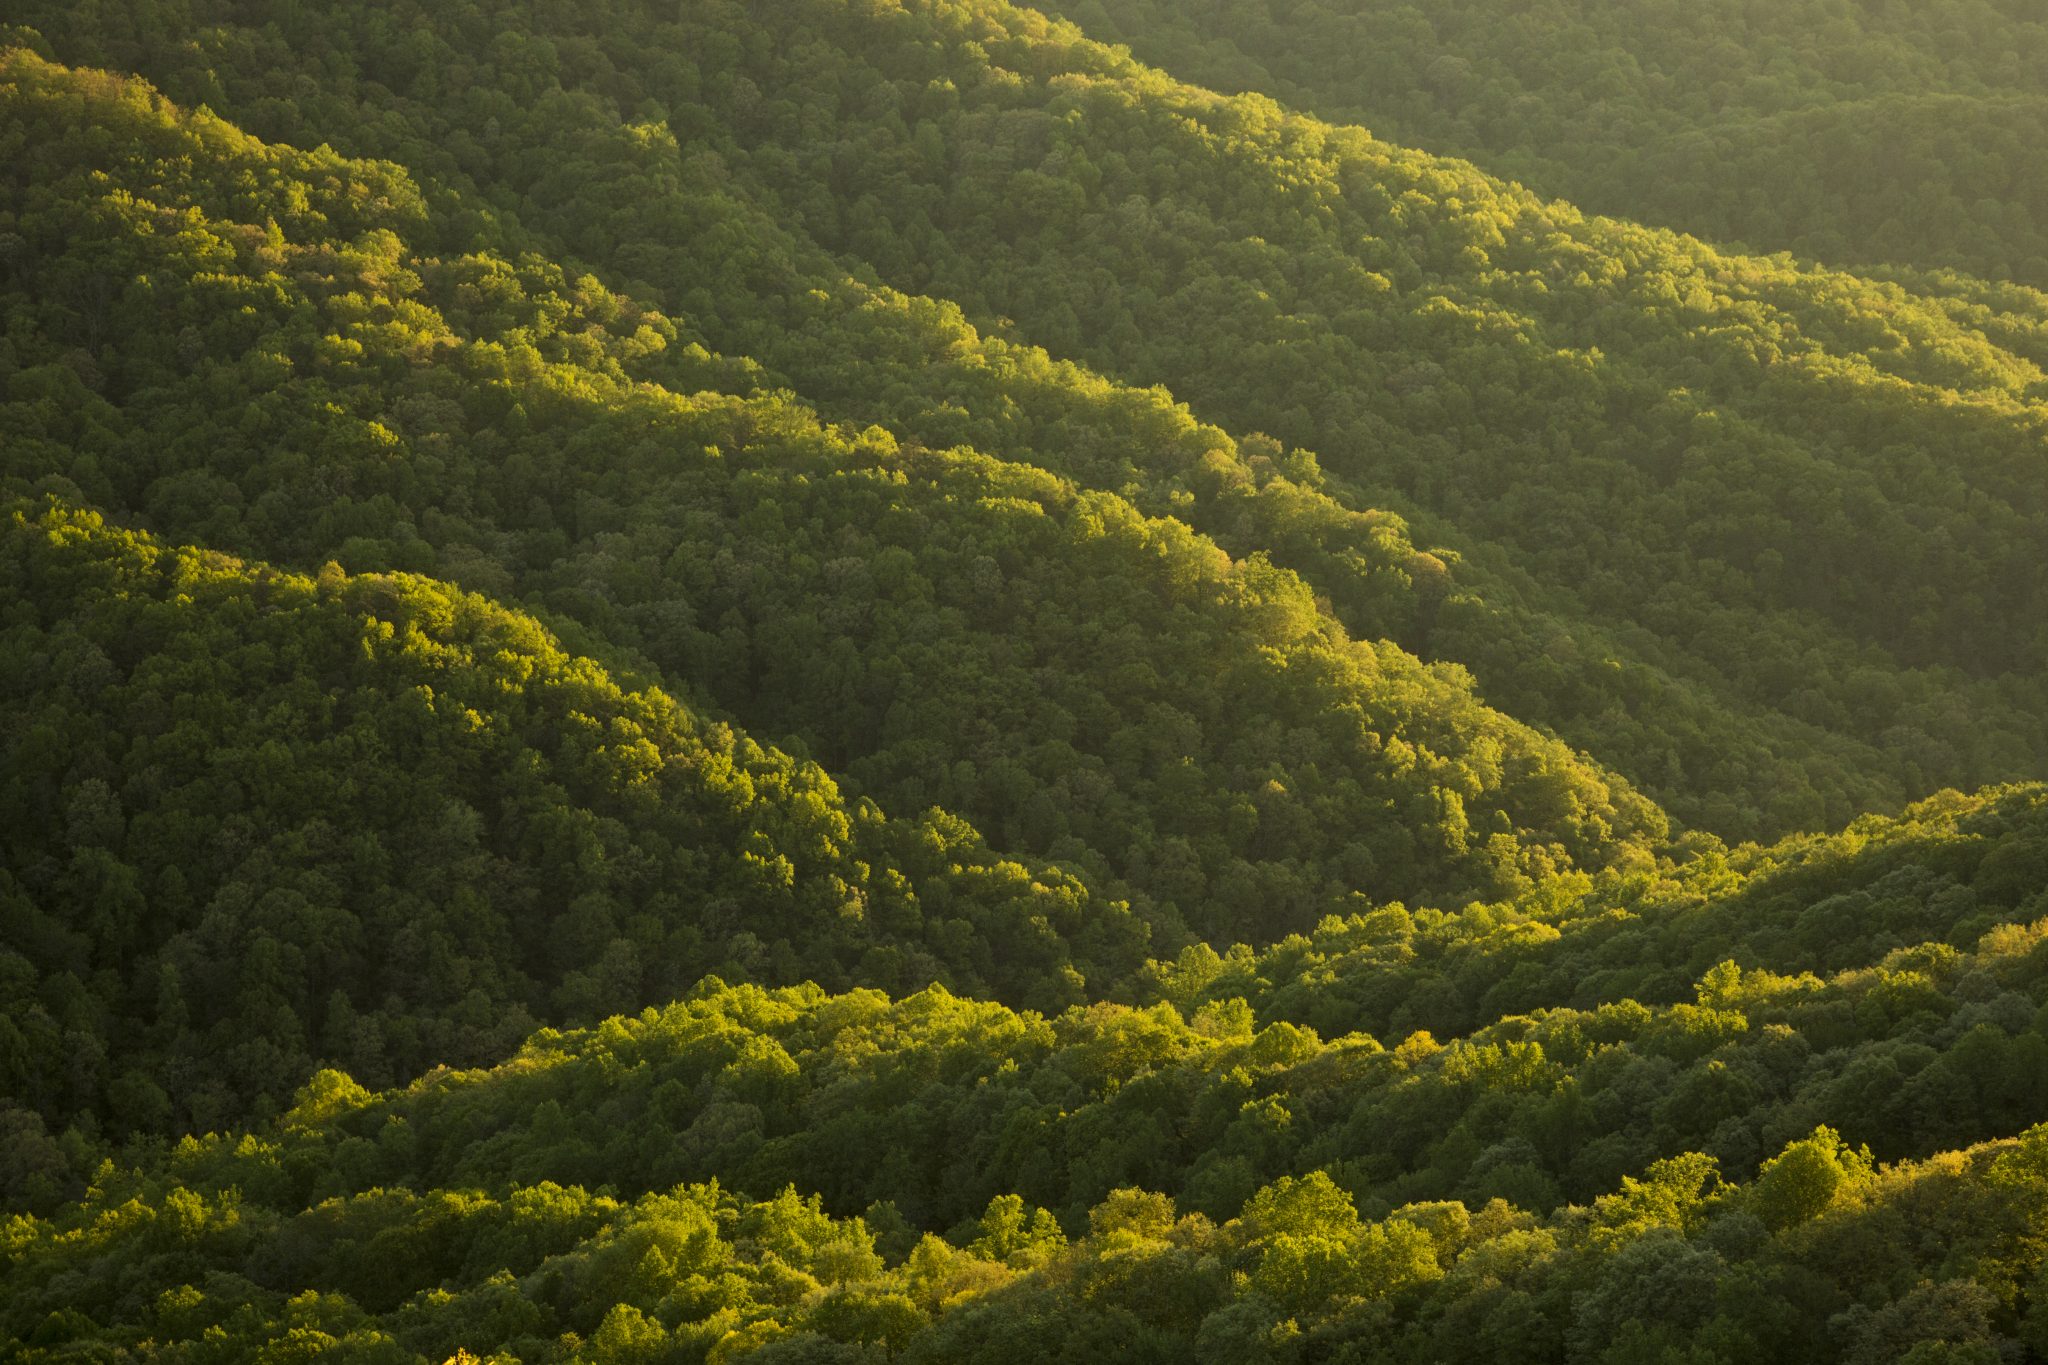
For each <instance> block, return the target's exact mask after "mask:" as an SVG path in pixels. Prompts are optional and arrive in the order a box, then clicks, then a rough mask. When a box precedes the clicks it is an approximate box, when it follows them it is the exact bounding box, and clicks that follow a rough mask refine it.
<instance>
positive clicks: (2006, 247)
mask: <svg viewBox="0 0 2048 1365" xmlns="http://www.w3.org/2000/svg"><path fill="white" fill-rule="evenodd" d="M1041 8H1044V9H1046V10H1048V11H1050V12H1053V13H1057V14H1062V15H1065V16H1066V17H1068V18H1070V19H1073V20H1075V21H1077V22H1079V23H1080V24H1081V25H1082V26H1083V27H1085V28H1086V29H1087V30H1088V32H1089V34H1090V35H1091V36H1092V37H1095V38H1097V39H1101V40H1104V41H1113V42H1122V43H1128V44H1129V45H1130V46H1131V47H1132V49H1133V50H1134V51H1135V52H1136V53H1137V54H1138V56H1139V57H1141V58H1143V59H1144V60H1146V61H1150V62H1155V63H1157V64H1159V65H1161V66H1163V67H1165V68H1166V69H1167V70H1169V71H1171V72H1173V73H1174V74H1176V75H1179V76H1182V77H1185V78H1187V79H1190V80H1193V81H1196V82H1198V83H1200V84H1203V85H1208V86H1212V87H1214V88H1216V89H1219V90H1225V91H1232V92H1235V91H1240V90H1258V91H1262V92H1264V93H1266V94H1268V95H1272V96H1274V97H1276V98H1278V99H1280V100H1281V101H1283V102H1284V103H1287V104H1290V105H1292V106H1294V107H1297V108H1303V109H1309V110H1313V111H1315V112H1316V113H1319V114H1321V115H1323V116H1324V117H1327V118H1334V119H1337V120H1340V121H1343V122H1355V123H1361V124H1363V125H1365V126H1366V127H1368V128H1371V129H1372V130H1373V131H1374V132H1375V133H1377V134H1379V135H1380V136H1381V137H1384V138H1387V139H1388V140H1390V141H1393V142H1401V143H1406V144H1409V145H1412V146H1417V147H1425V148H1428V149H1429V150H1431V151H1436V152H1445V153H1449V154H1451V155H1454V156H1466V157H1471V158H1472V159H1473V160H1475V161H1477V162H1479V163H1480V164H1481V165H1483V166H1485V167H1486V168H1487V169H1488V170H1490V171H1493V172H1495V173H1496V174H1500V175H1505V176H1508V177H1511V178H1513V179H1516V180H1520V181H1522V182H1523V183H1525V184H1528V185H1530V186H1532V187H1535V188H1537V189H1540V190H1542V191H1543V192H1545V193H1548V194H1552V195H1557V196H1560V197H1562V198H1566V199H1570V200H1571V201H1573V202H1574V203H1577V204H1579V205H1581V206H1582V207H1585V208H1589V209H1596V210H1599V211H1601V212H1606V213H1614V214H1619V215H1622V216H1624V217H1630V218H1636V219H1641V220H1643V221H1647V222H1651V223H1655V224H1658V225H1659V226H1664V227H1674V228H1679V229H1682V230H1685V231H1688V232H1695V233H1698V234H1700V235H1702V236H1706V237H1713V238H1716V239H1720V240H1736V241H1742V242H1747V243H1749V244H1750V245H1752V246H1754V247H1756V248H1758V249H1760V250H1764V251H1777V250H1789V251H1796V252H1798V253H1799V254H1800V255H1802V256H1814V257H1818V258H1820V259H1821V260H1824V261H1828V262H1829V263H1831V264H1835V265H1860V266H1874V265H1887V266H1894V267H1909V268H1910V267H1917V268H1919V269H1922V270H1925V269H1930V268H1932V269H1937V270H1938V269H1953V270H1960V271H1964V272H1967V273H1970V274H1975V275H1979V276H1984V277H1988V278H1991V279H1999V280H2013V281H2017V282H2019V283H2021V284H2026V285H2031V286H2032V287H2034V288H2036V289H2040V288H2044V287H2048V230H2044V227H2043V222H2044V219H2048V172H2044V170H2043V168H2042V166H2041V161H2040V156H2039V153H2038V151H2037V150H2036V149H2037V148H2038V147H2039V146H2040V144H2041V138H2042V136H2043V131H2044V120H2048V18H2044V16H2043V15H2042V13H2041V12H2040V11H2039V10H2038V9H2037V8H2036V7H2034V6H2031V5H2027V4H2020V3H2013V2H2012V0H1921V3H1916V4H1911V5H1858V6H1854V7H1843V6H1839V5H1831V4H1827V3H1825V2H1824V0H1791V3H1781V4H1772V5H1759V4H1753V3H1749V2H1748V0H1707V3H1698V0H1694V2H1693V3H1686V4H1679V3H1634V4H1629V5H1600V4H1588V3H1584V0H1567V3H1561V4H1551V5H1516V6H1507V5H1501V4H1498V3H1495V2H1494V0H1449V3H1444V2H1442V0H1439V2H1438V3H1432V4H1429V5H1414V4H1408V3H1405V0H1328V2H1327V3H1323V2H1320V0H1201V2H1200V3H1167V2H1166V0H1054V3H1051V4H1048V5H1045V6H1042V7H1041Z"/></svg>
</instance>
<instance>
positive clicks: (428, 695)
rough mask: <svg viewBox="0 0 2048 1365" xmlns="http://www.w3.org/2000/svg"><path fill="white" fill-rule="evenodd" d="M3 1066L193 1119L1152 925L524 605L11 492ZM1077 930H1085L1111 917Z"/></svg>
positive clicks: (46, 1108)
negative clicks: (903, 807) (704, 980)
mask: <svg viewBox="0 0 2048 1365" xmlns="http://www.w3.org/2000/svg"><path fill="white" fill-rule="evenodd" d="M10 520H11V524H10V525H9V526H8V527H7V528H6V530H5V532H4V538H0V544H4V564H5V568H4V570H0V579H4V583H5V586H6V591H7V595H8V597H9V599H10V600H11V601H12V602H13V603H14V604H15V605H14V606H13V607H12V608H11V609H10V613H9V617H8V620H7V624H6V628H5V631H4V643H0V657H4V658H5V659H6V661H7V662H6V665H5V671H4V682H0V693H4V695H5V698H6V702H7V707H6V714H7V720H6V722H5V724H4V726H0V752H4V754H5V756H6V766H7V769H8V772H9V774H10V781H9V783H8V786H7V790H6V792H5V794H4V797H0V800H4V805H0V827H4V829H5V833H4V835H0V854H4V865H5V867H6V869H7V872H6V874H5V881H4V884H0V885H4V896H5V903H6V914H5V916H4V920H5V929H4V930H0V945H4V948H5V956H4V961H5V968H4V970H5V972H6V975H7V979H8V980H9V981H10V982H11V983H12V985H11V988H10V991H9V992H8V995H9V1000H8V1005H7V1008H6V1013H5V1015H4V1016H0V1030H4V1039H5V1042H6V1044H7V1045H6V1047H5V1048H0V1067H4V1075H0V1093H4V1094H5V1095H6V1096H7V1098H8V1100H9V1101H10V1102H12V1103H14V1104H19V1105H25V1106H27V1107H29V1108H31V1109H35V1110H38V1111H40V1112H41V1113H42V1114H43V1115H44V1116H46V1117H47V1118H48V1119H49V1120H50V1121H51V1126H52V1127H53V1128H54V1127H57V1126H61V1125H62V1124H63V1123H66V1122H69V1121H71V1120H73V1119H79V1120H82V1121H83V1122H85V1123H86V1124H87V1125H88V1127H90V1126H91V1125H93V1124H94V1123H99V1124H103V1125H105V1126H106V1127H108V1128H110V1129H111V1130H112V1131H114V1132H116V1133H119V1132H122V1131H125V1130H127V1129H129V1128H131V1127H133V1128H139V1129H143V1130H159V1131H160V1130H164V1129H171V1130H185V1129H199V1130H202V1131H203V1130H205V1129H208V1128H213V1127H216V1126H219V1125H223V1124H226V1123H228V1122H231V1121H233V1120H234V1119H235V1118H237V1117H239V1116H241V1115H243V1114H246V1113H248V1112H250V1110H251V1109H252V1107H254V1108H256V1109H257V1111H258V1112H262V1111H263V1109H264V1107H265V1106H266V1105H267V1103H268V1102H271V1101H276V1100H279V1099H282V1098H284V1097H285V1096H288V1095H289V1094H290V1093H291V1091H292V1090H293V1089H294V1088H295V1087H296V1086H298V1085H299V1084H301V1083H302V1082H303V1080H304V1078H305V1076H306V1075H307V1074H308V1072H309V1071H310V1070H311V1069H312V1067H313V1065H314V1064H315V1062H316V1061H317V1060H320V1059H326V1060H329V1061H332V1062H333V1063H335V1064H337V1065H342V1066H346V1067H348V1068H349V1069H350V1070H352V1071H354V1072H356V1073H357V1074H359V1075H362V1076H364V1077H365V1078H366V1079H370V1080H372V1082H373V1083H389V1082H391V1081H394V1080H396V1079H398V1078H400V1077H403V1076H407V1075H411V1074H414V1073H416V1072H418V1071H420V1070H422V1069H424V1068H426V1067H428V1066H430V1065H434V1064H436V1063H440V1064H453V1065H463V1064H474V1063H476V1062H481V1061H486V1060H490V1059H492V1058H495V1057H500V1056H503V1055H504V1054H505V1053H506V1052H508V1051H509V1050H510V1049H511V1048H512V1047H513V1046H514V1045H516V1044H517V1042H518V1041H519V1040H520V1039H521V1038H522V1037H523V1036H524V1035H525V1034H526V1033H527V1032H528V1031H530V1030H531V1028H532V1027H533V1026H534V1023H535V1021H536V1020H544V1019H547V1020H558V1021H559V1020H577V1019H581V1020H593V1019H596V1018H599V1017H602V1016H603V1015H605V1014H607V1013H611V1012H613V1011H616V1010H620V1009H634V1008H637V1007H639V1006H640V1005H641V1004H643V1003H645V1002H647V1001H650V1000H659V999H664V998H667V997H669V996H672V995H674V994H676V993H678V992H680V991H682V990H683V989H685V988H686V987H688V986H689V985H690V984H692V983H693V982H695V980H696V979H697V978H698V977H699V976H700V975H702V974H703V973H704V972H706V971H708V970H713V969H716V970H720V971H725V972H728V973H733V974H737V975H741V976H758V977H762V978H765V979H769V980H779V981H796V980H799V979H802V978H804V977H813V978H817V979H820V980H827V981H837V982H840V983H842V984H851V983H853V982H856V981H858V982H861V983H876V982H894V983H896V984H897V985H898V986H908V987H915V986H920V985H923V984H926V983H928V982H929V981H931V980H933V979H944V980H950V981H953V982H954V983H956V985H957V987H958V988H959V989H963V990H974V991H981V992H990V993H994V994H997V995H1001V996H1008V997H1010V998H1012V999H1018V1000H1024V1001H1032V1002H1035V1003H1037V1004H1039V1005H1041V1006H1042V1007H1047V1008H1056V1007H1057V1006H1058V1005H1059V1004H1061V1003H1064V1002H1065V1001H1066V1000H1070V999H1072V998H1074V997H1075V994H1076V992H1077V991H1078V988H1079V985H1080V982H1081V977H1080V975H1079V973H1078V972H1077V971H1076V964H1077V963H1078V964H1080V965H1081V966H1084V967H1085V968H1086V969H1087V970H1088V971H1090V972H1092V973H1097V974H1110V973H1114V972H1118V971H1122V970H1127V969H1128V968H1129V967H1130V966H1131V965H1133V964H1134V962H1135V946H1136V944H1138V943H1139V942H1141V941H1142V939H1143V936H1144V929H1143V926H1142V925H1139V924H1136V923H1133V922H1132V920H1131V917H1130V914H1129V910H1128V908H1127V907H1125V906H1123V905H1121V904H1117V903H1105V902H1103V901H1101V900H1100V899H1099V898H1094V897H1091V896H1090V894H1089V893H1088V891H1087V889H1086V888H1085V887H1084V886H1083V885H1082V884H1081V883H1079V882H1078V881H1076V880H1074V879H1073V878H1071V877H1069V876H1065V875H1063V874H1061V873H1060V872H1058V871H1057V870H1056V869H1051V868H1046V867H1043V866H1038V867H1033V868H1026V867H1024V866H1021V865H1019V864H1017V863H1013V862H1006V861H1003V860H1001V859H999V858H998V857H996V856H995V855H994V854H992V853H990V852H989V850H988V849H987V848H986V847H985V846H983V845H982V844H981V843H980V841H979V839H978V838H977V837H976V836H975V835H974V833H973V831H972V830H970V829H968V828H966V827H965V826H964V825H963V824H962V823H961V822H959V821H958V820H955V819H952V818H950V817H947V816H944V815H943V814H940V813H937V812H934V813H933V815H932V816H931V817H930V818H928V819H925V820H922V821H909V822H906V821H891V820H889V819H887V818H885V817H884V816H883V815H882V814H881V812H880V811H879V810H877V808H876V807H875V805H874V803H873V802H870V801H851V802H850V801H847V800H845V799H843V798H842V797H841V795H840V793H839V791H838V789H837V788H836V787H835V785H834V784H833V782H832V781H831V779H830V778H829V777H827V776H826V775H825V774H824V773H823V772H821V771H819V769H818V768H816V767H815V766H814V765H811V764H808V763H801V762H797V761H795V760H792V759H791V758H789V757H788V756H787V755H784V754H780V753H777V752H775V751H774V750H772V749H763V748H762V747H760V746H759V745H757V744H755V743H754V742H753V741H752V740H750V739H748V738H746V737H745V736H744V735H742V734H737V733H735V732H734V731H733V730H732V728H731V727H729V726H727V725H724V724H722V723H714V722H706V721H704V720H702V719H701V718H699V717H698V716H696V715H695V714H693V713H692V712H691V711H690V709H689V708H688V707H686V706H683V705H681V704H679V703H677V702H676V701H675V700H673V699H672V698H670V697H668V696H667V695H665V694H663V693H662V692H661V691H659V690H658V689H654V688H647V687H640V688H629V687H622V686H621V685H620V684H619V683H618V682H617V681H615V680H614V679H613V677H612V676H610V675H609V674H608V673H607V672H606V671H605V670H604V669H603V668H602V667H600V666H598V665H596V664H594V663H592V662H591V661H590V660H588V659H582V658H577V657H575V656H573V655H570V654H568V653H565V652H564V651H563V650H562V648H561V647H560V645H559V644H557V643H556V642H555V641H554V640H553V639H552V638H551V637H550V636H549V634H548V633H547V632H546V631H545V630H544V629H542V628H541V627H540V626H539V625H538V624H537V623H536V622H535V621H534V620H533V619H532V618H531V617H528V616H525V615H523V614H521V613H517V612H511V611H507V610H505V609H503V608H501V607H498V606H495V605H493V604H491V603H490V602H488V601H486V600H484V599H482V598H479V597H475V596H472V595H469V594H464V593H461V592H459V591H456V590H453V589H450V588H448V587H447V586H445V585H443V584H438V583H434V582H431V581H428V580H425V579H419V578H414V577H410V576H405V575H397V576H382V575H379V576H371V577H350V576H347V575H344V574H341V573H340V572H339V571H338V570H336V569H334V568H333V567H332V566H329V567H328V568H327V569H324V570H322V571H321V573H320V574H319V575H318V577H317V578H307V577H300V576H296V575H292V574H287V573H280V572H278V571H276V570H273V569H270V568H268V567H265V566H261V565H245V564H242V563H240V562H237V561H234V560H231V559H227V558H226V557H224V556H221V555H218V554H216V553H213V552H206V551H197V550H189V549H164V548H162V547H159V546H158V545H156V544H155V543H154V542H152V541H151V540H149V539H148V538H147V537H142V536H138V535H135V534H133V533H128V532H122V531H119V530H115V529H112V528H109V527H106V526H105V525H103V524H102V523H101V521H100V519H99V518H98V517H96V516H93V515H90V514H84V513H77V512H72V511H68V510H65V509H62V508H56V507H52V508H47V509H43V510H39V511H36V510H32V511H31V513H30V514H29V515H26V516H25V515H24V511H23V509H21V508H15V509H12V511H11V518H10ZM1090 945H1092V946H1090Z"/></svg>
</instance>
